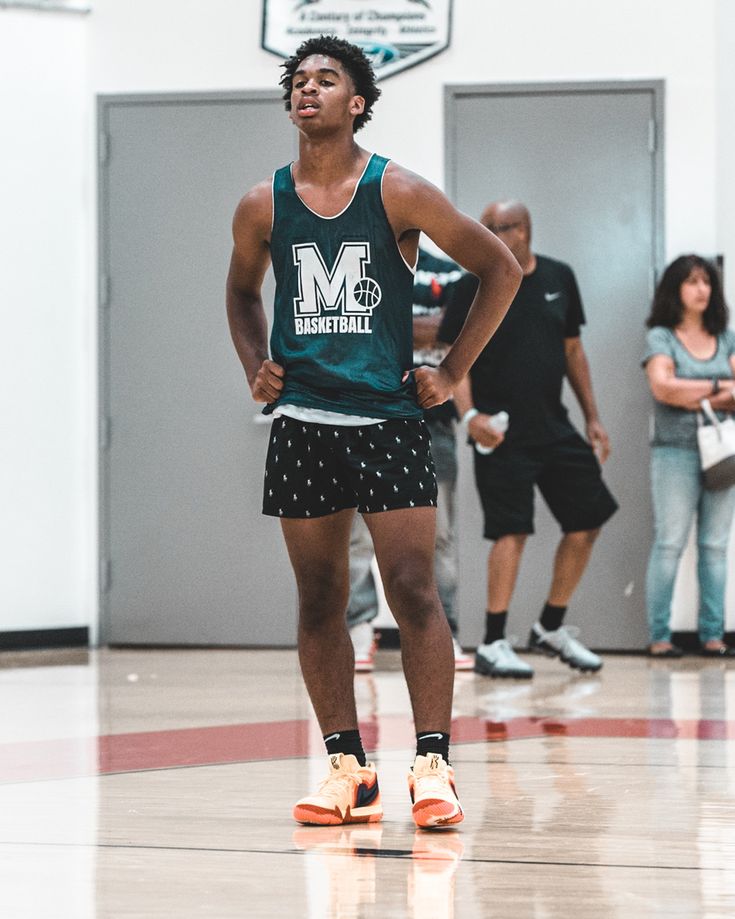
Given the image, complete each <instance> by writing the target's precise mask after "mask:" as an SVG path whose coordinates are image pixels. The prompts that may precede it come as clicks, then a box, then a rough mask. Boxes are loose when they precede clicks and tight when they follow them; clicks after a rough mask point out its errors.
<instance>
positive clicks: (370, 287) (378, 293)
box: [352, 278, 383, 309]
mask: <svg viewBox="0 0 735 919" xmlns="http://www.w3.org/2000/svg"><path fill="white" fill-rule="evenodd" d="M352 292H353V294H354V295H355V300H357V302H358V303H359V304H360V306H366V307H368V309H375V307H376V306H377V305H378V304H379V303H380V299H381V297H382V296H383V291H382V290H381V289H380V284H378V282H377V281H376V280H374V279H373V278H360V280H359V281H358V282H357V284H355V286H354V287H353V289H352Z"/></svg>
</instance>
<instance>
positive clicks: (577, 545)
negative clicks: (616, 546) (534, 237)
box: [438, 201, 617, 678]
mask: <svg viewBox="0 0 735 919" xmlns="http://www.w3.org/2000/svg"><path fill="white" fill-rule="evenodd" d="M481 222H482V223H483V224H484V225H485V226H486V227H487V228H488V229H490V230H491V231H492V232H493V233H495V234H496V235H497V236H498V237H499V238H500V239H501V240H502V241H503V242H504V243H505V244H506V246H508V248H509V249H510V250H511V252H512V253H513V255H514V256H515V257H516V259H517V260H518V263H519V264H520V266H521V268H522V269H523V280H522V282H521V286H520V288H519V290H518V293H517V294H516V297H515V299H514V301H513V303H512V305H511V307H510V310H509V311H508V314H507V316H506V318H505V320H504V322H503V324H502V325H501V327H500V329H499V330H498V332H497V333H496V335H495V337H494V338H493V339H492V340H491V342H490V344H489V345H487V347H486V348H485V349H484V350H483V352H482V353H481V354H480V356H479V357H478V359H477V361H476V362H475V364H474V366H473V367H472V369H471V371H470V378H469V384H464V385H463V386H461V387H460V388H459V389H458V390H455V404H456V407H457V410H458V413H459V417H460V418H461V419H462V421H463V422H464V424H465V425H466V428H467V433H468V435H469V438H470V440H471V442H472V443H473V444H474V445H475V446H476V447H477V446H478V445H479V446H480V447H484V448H492V452H490V453H487V452H485V453H481V452H479V451H478V450H477V449H475V450H474V465H475V482H476V485H477V490H478V492H479V496H480V500H481V502H482V507H483V511H484V518H485V519H484V536H485V538H486V539H489V540H492V542H493V545H492V547H491V549H490V554H489V558H488V589H487V611H486V617H485V619H486V628H485V638H484V641H483V643H482V644H481V645H480V647H479V648H478V649H477V654H476V656H475V670H476V671H477V672H478V673H483V674H486V675H488V676H494V677H515V678H524V677H525V678H528V677H531V676H533V668H532V667H531V666H530V665H529V664H528V663H527V662H526V661H524V660H522V659H521V658H520V657H518V655H517V654H516V653H515V651H514V650H513V648H512V646H511V645H510V643H509V642H508V641H507V640H506V637H505V627H506V620H507V616H508V607H509V606H510V601H511V598H512V596H513V590H514V588H515V584H516V579H517V576H518V569H519V566H520V561H521V555H522V553H523V548H524V546H525V544H526V539H527V537H528V536H529V535H530V534H532V533H533V531H534V527H533V512H534V486H538V488H539V491H540V492H541V494H542V496H543V498H544V500H545V501H546V504H547V505H548V507H549V510H550V511H551V513H552V514H553V515H554V517H555V518H556V520H557V521H558V523H559V526H560V527H561V530H562V538H561V541H560V543H559V546H558V548H557V551H556V557H555V560H554V566H553V574H552V578H551V586H550V589H549V594H548V597H547V600H546V603H545V605H544V607H543V609H542V611H541V615H540V617H539V620H538V621H537V622H536V623H535V624H534V625H533V627H532V629H531V635H530V638H529V645H530V647H531V648H532V649H533V650H536V651H541V652H543V653H546V654H549V655H552V656H554V657H558V658H559V659H560V660H562V661H563V662H564V663H566V664H568V665H569V666H570V667H574V668H576V669H578V670H581V671H597V670H599V669H600V667H601V666H602V661H601V660H600V658H599V657H598V656H597V655H596V654H594V653H593V652H592V651H590V650H589V649H588V648H586V647H585V646H584V645H583V644H582V642H581V641H579V640H578V638H576V637H575V636H576V634H577V631H576V630H572V629H568V628H567V627H565V626H564V625H563V622H564V616H565V613H566V610H567V606H568V605H569V603H570V601H571V599H572V596H573V594H574V591H575V589H576V587H577V585H578V584H579V581H580V579H581V577H582V575H583V573H584V571H585V568H586V567H587V563H588V561H589V559H590V554H591V552H592V547H593V544H594V542H595V539H596V538H597V535H598V534H599V532H600V528H601V527H602V525H603V524H604V523H605V522H606V521H607V520H609V518H610V517H611V516H612V515H613V514H614V513H615V511H616V509H617V503H616V502H615V499H614V498H613V496H612V495H611V494H610V492H609V491H608V489H607V487H606V486H605V483H604V482H603V481H602V475H601V469H600V463H604V462H605V460H606V459H607V457H608V455H609V453H610V443H609V440H608V436H607V434H606V432H605V429H604V428H603V426H602V424H601V422H600V418H599V415H598V412H597V405H596V403H595V397H594V394H593V391H592V381H591V377H590V370H589V364H588V362H587V357H586V355H585V351H584V348H583V346H582V339H581V337H580V329H581V326H582V325H583V324H584V322H585V317H584V311H583V309H582V301H581V299H580V295H579V290H578V288H577V282H576V279H575V277H574V273H573V271H572V269H571V268H570V267H569V266H568V265H565V264H563V263H562V262H558V261H556V260H554V259H551V258H548V257H546V256H543V255H537V254H536V253H534V252H533V251H532V249H531V216H530V214H529V211H528V208H527V207H526V206H525V205H524V204H521V202H519V201H496V202H493V203H492V204H490V205H488V206H487V207H486V208H485V211H484V212H483V214H482V217H481ZM476 289H477V279H476V278H475V277H474V276H473V275H471V274H468V275H465V276H464V277H463V278H462V279H460V281H458V282H457V284H455V287H454V290H453V292H452V295H451V297H450V299H449V303H448V305H447V309H446V312H445V315H444V320H443V322H442V325H441V327H440V329H439V336H438V337H439V340H440V341H443V342H446V343H448V344H451V342H453V341H454V339H455V338H456V336H457V335H458V334H459V331H460V329H461V328H462V324H463V323H464V320H465V317H466V315H467V313H468V311H469V306H470V304H471V303H472V299H473V297H474V294H475V291H476ZM565 376H566V377H567V379H568V380H569V382H570V384H571V387H572V389H573V391H574V394H575V396H576V397H577V400H578V402H579V404H580V407H581V409H582V412H583V414H584V418H585V423H586V440H585V439H584V438H583V437H582V436H581V435H580V434H579V433H578V432H577V431H576V430H575V429H574V427H573V426H572V424H571V422H570V421H569V418H568V416H567V410H566V409H565V408H564V406H563V405H562V402H561V392H562V383H563V380H564V377H565ZM501 411H504V412H507V413H508V415H509V416H510V424H509V427H508V430H507V433H506V434H505V435H503V433H499V432H497V431H494V430H493V429H492V427H491V425H490V421H491V416H493V415H495V414H497V413H498V412H501Z"/></svg>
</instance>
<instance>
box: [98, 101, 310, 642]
mask: <svg viewBox="0 0 735 919" xmlns="http://www.w3.org/2000/svg"><path fill="white" fill-rule="evenodd" d="M99 116H100V133H101V151H102V156H101V159H102V166H101V169H100V218H101V219H100V226H101V239H100V268H101V272H100V273H101V293H100V300H101V307H100V320H101V333H100V351H101V368H102V370H101V386H102V392H101V406H102V418H101V430H102V435H103V436H102V445H101V464H100V471H101V545H102V626H101V635H100V638H101V641H103V642H109V643H118V644H119V643H135V644H147V643H150V644H168V643H171V644H223V645H225V644H248V645H258V644H265V645H267V644H272V645H280V644H293V643H294V641H295V606H296V601H295V590H294V587H293V584H292V579H291V577H290V574H289V565H288V559H287V556H286V552H285V549H284V548H283V545H282V539H281V534H280V528H279V526H278V523H277V522H276V521H274V520H271V519H265V518H263V517H261V514H260V500H261V482H262V470H263V461H264V457H265V450H266V445H267V438H268V431H269V425H267V424H258V423H256V422H255V421H254V418H255V416H256V415H257V414H258V412H259V408H258V407H257V406H256V405H255V404H254V403H253V402H252V401H251V399H250V394H249V391H248V389H247V384H246V381H245V377H244V374H243V371H242V369H241V367H240V364H239V361H238V360H237V357H236V355H235V352H234V349H233V347H232V344H231V341H230V338H229V333H228V330H227V323H226V317H225V310H224V283H225V276H226V273H227V266H228V263H229V256H230V251H231V246H232V241H231V239H232V238H231V234H230V226H231V221H232V214H233V212H234V208H235V205H236V204H237V202H238V200H239V198H240V197H241V196H242V194H243V193H244V192H245V191H246V190H247V189H248V188H249V187H250V186H251V185H253V184H254V183H255V182H257V181H259V180H261V179H264V178H266V177H267V176H268V175H270V173H271V172H272V171H273V169H274V168H275V167H277V166H279V165H281V164H282V163H284V162H287V161H288V160H289V159H292V158H293V155H294V152H295V136H294V135H295V131H294V130H293V128H292V126H291V125H290V122H289V121H288V118H287V116H286V114H285V112H284V110H283V104H282V103H281V101H280V96H279V94H278V93H270V92H269V93H248V94H227V95H217V96H211V95H207V96H202V95H193V96H183V97H182V96H154V97H151V96H147V97H106V98H103V99H101V100H100V107H99ZM270 284H271V282H270V280H269V285H270ZM271 298H272V287H271V286H269V288H268V291H267V297H266V300H267V301H268V302H270V301H271Z"/></svg>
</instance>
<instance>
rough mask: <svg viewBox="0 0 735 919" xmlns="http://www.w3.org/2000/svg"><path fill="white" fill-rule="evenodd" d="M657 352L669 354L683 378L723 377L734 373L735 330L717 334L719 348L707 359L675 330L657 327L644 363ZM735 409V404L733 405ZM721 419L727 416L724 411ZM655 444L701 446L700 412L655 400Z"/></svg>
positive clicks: (659, 445)
mask: <svg viewBox="0 0 735 919" xmlns="http://www.w3.org/2000/svg"><path fill="white" fill-rule="evenodd" d="M657 354H665V355H667V357H670V358H671V359H672V360H673V362H674V368H675V369H674V373H675V375H676V376H677V377H681V379H683V380H712V379H714V378H715V377H718V378H719V379H721V380H727V379H731V378H732V376H733V372H732V367H731V366H730V357H731V355H733V354H735V332H734V331H733V330H732V329H726V330H725V331H724V332H723V333H722V334H721V335H718V336H717V350H716V351H715V353H714V355H713V356H712V357H711V358H708V359H707V360H700V359H699V358H698V357H694V355H693V354H690V352H689V351H687V349H686V348H685V347H684V345H683V344H682V343H681V342H680V341H679V339H678V338H677V337H676V335H675V334H674V330H673V329H667V328H665V327H664V326H655V327H654V328H653V329H651V330H650V331H649V333H648V335H647V336H646V353H645V355H644V358H643V366H644V367H645V366H646V364H647V363H648V361H650V360H651V358H652V357H654V356H655V355H657ZM733 408H735V403H734V404H733ZM720 417H721V418H724V417H725V416H724V415H722V414H720ZM651 443H652V445H653V446H654V447H663V446H666V447H687V448H689V449H691V450H696V449H697V413H696V412H691V411H689V410H688V409H685V408H677V407H676V406H674V405H664V403H663V402H658V401H657V400H656V401H654V413H653V438H652V440H651Z"/></svg>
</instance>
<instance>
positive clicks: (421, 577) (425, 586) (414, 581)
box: [382, 563, 436, 619]
mask: <svg viewBox="0 0 735 919" xmlns="http://www.w3.org/2000/svg"><path fill="white" fill-rule="evenodd" d="M429 570H430V568H429V566H427V565H426V564H425V563H422V564H420V565H419V564H415V565H413V564H410V563H405V564H403V565H401V566H396V567H394V568H392V569H391V570H390V571H388V572H385V573H384V574H383V575H382V576H383V586H384V588H385V593H386V596H387V597H388V602H389V604H390V606H391V609H392V610H393V613H394V615H395V616H396V618H397V619H398V618H399V617H401V616H403V615H406V614H410V615H411V616H412V617H413V618H415V617H416V616H423V615H427V614H429V613H430V612H432V611H433V609H434V605H435V604H434V598H435V596H436V586H435V583H434V579H433V577H431V576H430V575H429V574H428V571H429Z"/></svg>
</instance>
